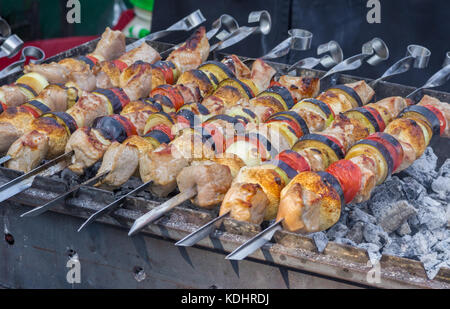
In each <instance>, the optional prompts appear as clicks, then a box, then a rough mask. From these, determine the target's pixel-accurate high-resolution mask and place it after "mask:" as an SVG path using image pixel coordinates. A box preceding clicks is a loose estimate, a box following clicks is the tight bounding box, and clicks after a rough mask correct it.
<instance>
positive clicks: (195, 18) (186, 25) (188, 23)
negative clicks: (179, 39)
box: [126, 10, 206, 52]
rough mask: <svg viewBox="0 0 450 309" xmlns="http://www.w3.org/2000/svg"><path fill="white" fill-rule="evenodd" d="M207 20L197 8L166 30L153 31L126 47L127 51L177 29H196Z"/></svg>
mask: <svg viewBox="0 0 450 309" xmlns="http://www.w3.org/2000/svg"><path fill="white" fill-rule="evenodd" d="M205 21H206V18H205V17H204V16H203V14H202V12H201V11H200V10H196V11H195V12H193V13H191V14H189V15H188V16H186V17H184V18H183V19H181V20H179V21H178V22H176V23H175V24H173V25H172V26H170V27H169V28H167V29H166V30H161V31H158V32H154V33H151V34H149V35H147V36H145V37H143V38H142V39H139V40H137V41H135V42H133V43H131V44H129V45H127V47H126V51H127V52H128V51H130V50H132V49H135V48H136V47H139V46H140V45H142V43H144V42H145V41H154V40H157V39H159V38H162V37H164V36H166V35H168V34H170V33H172V32H176V31H190V30H192V29H194V28H195V27H197V26H199V25H201V24H202V23H204V22H205Z"/></svg>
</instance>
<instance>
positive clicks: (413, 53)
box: [369, 45, 431, 88]
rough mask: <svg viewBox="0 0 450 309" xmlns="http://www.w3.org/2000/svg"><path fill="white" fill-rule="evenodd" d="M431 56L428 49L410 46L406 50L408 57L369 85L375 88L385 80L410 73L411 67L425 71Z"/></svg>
mask: <svg viewBox="0 0 450 309" xmlns="http://www.w3.org/2000/svg"><path fill="white" fill-rule="evenodd" d="M430 56H431V52H430V51H429V50H428V49H427V48H426V47H423V46H420V45H409V46H408V47H407V49H406V57H404V58H402V59H400V60H399V61H397V62H396V63H394V65H392V66H391V67H390V68H389V69H387V71H386V72H385V73H384V74H383V75H382V76H381V77H380V78H378V79H376V80H374V81H372V82H370V83H369V85H370V86H371V87H372V88H373V87H374V86H375V85H376V84H378V83H379V82H381V81H383V80H386V79H388V78H390V77H392V76H395V75H399V74H402V73H405V72H407V71H409V69H410V68H411V67H414V68H416V69H424V68H426V67H427V66H428V62H429V60H430Z"/></svg>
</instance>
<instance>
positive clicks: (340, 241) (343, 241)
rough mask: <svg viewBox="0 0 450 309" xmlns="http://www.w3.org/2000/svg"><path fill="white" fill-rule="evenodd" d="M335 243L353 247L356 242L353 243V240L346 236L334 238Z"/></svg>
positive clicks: (355, 245)
mask: <svg viewBox="0 0 450 309" xmlns="http://www.w3.org/2000/svg"><path fill="white" fill-rule="evenodd" d="M334 242H335V243H338V244H341V245H348V246H353V247H357V246H358V244H357V243H355V242H354V241H353V240H351V239H348V238H345V237H344V238H340V237H339V238H336V239H335V240H334Z"/></svg>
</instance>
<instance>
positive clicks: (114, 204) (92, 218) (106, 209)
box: [78, 180, 153, 232]
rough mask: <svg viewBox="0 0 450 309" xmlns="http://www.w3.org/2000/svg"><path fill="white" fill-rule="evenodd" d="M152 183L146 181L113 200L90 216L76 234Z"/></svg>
mask: <svg viewBox="0 0 450 309" xmlns="http://www.w3.org/2000/svg"><path fill="white" fill-rule="evenodd" d="M152 183H153V181H152V180H151V181H148V182H146V183H144V184H142V185H140V186H139V187H137V188H136V189H134V190H133V191H130V192H128V193H127V194H125V195H124V196H122V197H120V198H119V199H117V200H115V201H114V202H112V203H111V204H109V205H107V206H105V207H103V208H102V209H100V210H99V211H97V212H96V213H94V214H93V215H92V216H90V217H89V218H88V219H87V220H86V221H85V222H84V223H83V224H82V225H81V226H80V228H79V229H78V232H81V230H82V229H84V228H85V227H87V226H88V225H90V224H91V223H93V222H94V221H95V220H97V219H98V218H100V217H101V216H104V215H107V214H110V213H111V212H113V211H114V210H116V209H119V208H120V207H121V206H122V204H123V203H124V202H125V200H126V199H127V197H129V196H131V195H133V194H135V193H137V192H140V191H142V190H144V189H145V188H147V187H148V186H150V185H151V184H152Z"/></svg>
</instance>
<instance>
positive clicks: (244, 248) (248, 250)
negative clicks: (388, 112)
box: [226, 65, 450, 260]
mask: <svg viewBox="0 0 450 309" xmlns="http://www.w3.org/2000/svg"><path fill="white" fill-rule="evenodd" d="M445 68H450V65H447V66H446V67H445ZM441 71H442V70H440V71H439V72H441ZM439 72H438V73H439ZM435 75H436V74H435ZM433 76H434V75H433ZM449 77H450V71H449V72H448V73H447V76H444V75H443V73H442V76H441V77H440V78H441V80H440V81H442V80H443V81H445V80H448V79H449ZM443 83H444V82H442V84H443ZM442 84H441V85H442ZM416 92H417V91H414V92H412V93H411V94H410V95H408V97H410V96H411V95H413V94H414V93H416ZM281 223H282V220H281V221H279V222H276V223H275V224H273V225H272V226H270V227H269V228H267V229H266V230H264V231H262V232H261V233H259V234H258V235H256V236H255V237H253V238H252V239H250V240H248V241H247V242H245V243H244V244H242V245H241V246H240V247H239V248H237V249H236V250H234V251H233V252H232V253H230V254H229V255H228V256H227V257H226V258H227V259H229V260H242V259H244V258H245V257H247V256H248V255H250V254H252V253H253V252H255V251H256V250H257V249H258V248H261V247H262V246H263V245H264V244H266V243H267V242H269V241H270V240H271V239H272V236H273V235H274V233H275V232H276V230H279V229H281V228H282V226H281ZM272 231H273V233H272Z"/></svg>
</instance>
